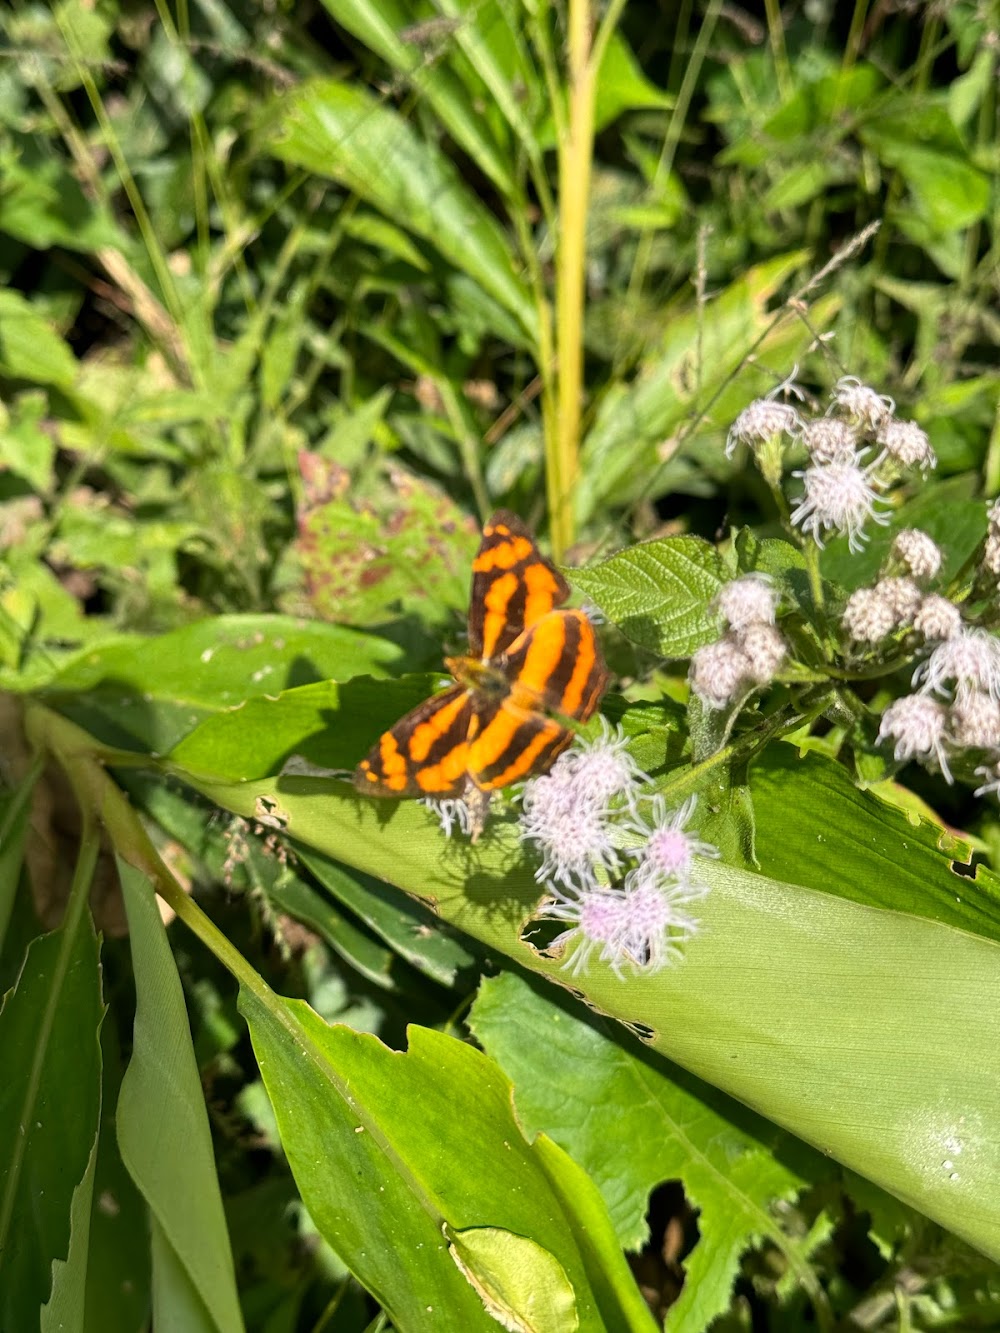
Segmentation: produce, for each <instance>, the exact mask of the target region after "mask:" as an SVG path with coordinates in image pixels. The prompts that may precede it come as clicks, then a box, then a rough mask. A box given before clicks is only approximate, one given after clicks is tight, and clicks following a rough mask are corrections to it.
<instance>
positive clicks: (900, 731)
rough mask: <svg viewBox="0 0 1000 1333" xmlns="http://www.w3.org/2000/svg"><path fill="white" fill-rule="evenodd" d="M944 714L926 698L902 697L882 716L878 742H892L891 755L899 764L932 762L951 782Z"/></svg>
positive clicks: (933, 700) (935, 704) (916, 696)
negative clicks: (946, 750)
mask: <svg viewBox="0 0 1000 1333" xmlns="http://www.w3.org/2000/svg"><path fill="white" fill-rule="evenodd" d="M947 721H948V713H947V710H946V709H945V707H944V705H943V704H940V703H938V701H937V700H936V699H932V698H930V697H929V695H926V694H906V695H904V696H903V698H902V699H897V700H896V702H895V703H891V704H890V705H889V707H888V708H887V709H886V710H885V712H884V713H883V714H882V722H881V725H880V726H879V729H878V742H879V744H881V743H882V742H883V741H895V743H896V744H895V748H894V750H893V754H894V756H895V758H896V759H897V760H898V761H899V762H900V763H905V762H907V761H908V760H910V759H917V760H920V761H921V762H922V763H926V762H927V761H928V760H932V761H934V762H935V763H936V764H937V766H938V768H940V770H941V772H942V773H943V774H944V777H945V780H946V781H947V782H951V772H950V770H949V768H948V757H947V755H946V753H945V748H944V747H945V738H946V731H947Z"/></svg>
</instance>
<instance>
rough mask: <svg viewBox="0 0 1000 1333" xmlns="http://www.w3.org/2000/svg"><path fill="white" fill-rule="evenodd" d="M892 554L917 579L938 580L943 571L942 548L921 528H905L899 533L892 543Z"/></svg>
mask: <svg viewBox="0 0 1000 1333" xmlns="http://www.w3.org/2000/svg"><path fill="white" fill-rule="evenodd" d="M892 554H893V555H894V556H896V558H897V559H898V560H899V561H900V563H901V564H903V565H905V566H906V568H907V569H908V570H909V571H910V573H911V574H912V575H913V577H914V578H915V579H921V580H923V581H926V580H928V579H934V578H937V576H938V573H939V571H940V569H941V548H940V547H939V546H938V544H937V542H935V541H934V540H933V538H931V537H928V535H927V533H926V532H921V531H920V529H919V528H903V529H902V531H901V532H897V533H896V536H895V537H894V538H893V542H892Z"/></svg>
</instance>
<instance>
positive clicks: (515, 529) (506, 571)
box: [469, 509, 569, 661]
mask: <svg viewBox="0 0 1000 1333" xmlns="http://www.w3.org/2000/svg"><path fill="white" fill-rule="evenodd" d="M568 596H569V585H568V584H567V583H566V580H565V579H564V578H563V576H562V575H561V574H560V573H559V571H558V570H557V569H556V568H555V567H554V566H553V565H552V564H551V563H550V562H549V561H548V560H546V559H545V557H544V556H543V555H542V553H541V551H539V549H538V547H537V545H536V544H535V539H534V537H532V535H531V533H530V532H529V531H528V529H527V527H526V526H525V525H524V523H522V522H521V520H520V519H519V518H518V517H517V515H516V514H512V513H510V512H509V511H508V510H506V509H499V510H497V512H496V513H495V514H494V515H493V517H492V518H491V519H490V521H489V522H488V523H487V524H486V526H485V528H484V529H483V540H482V543H481V545H480V547H479V552H478V554H477V556H476V558H475V560H473V562H472V597H471V600H470V603H469V654H470V656H472V657H478V658H480V659H482V660H484V661H489V660H490V659H492V658H496V657H499V656H500V655H501V654H502V653H503V652H504V651H505V650H506V649H507V648H508V647H510V645H511V644H512V643H513V642H514V640H515V639H516V638H517V637H518V636H519V635H520V634H521V633H522V632H523V631H524V630H525V629H528V628H529V627H530V626H532V625H534V624H536V623H537V622H538V621H539V620H541V619H542V618H543V616H546V615H548V613H549V612H550V611H551V610H552V609H553V607H556V606H561V605H562V603H563V602H565V600H566V598H567V597H568Z"/></svg>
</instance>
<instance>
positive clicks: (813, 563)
mask: <svg viewBox="0 0 1000 1333" xmlns="http://www.w3.org/2000/svg"><path fill="white" fill-rule="evenodd" d="M805 558H806V572H807V574H808V575H809V591H810V592H811V593H812V599H813V604H814V605H815V607H816V610H817V611H818V612H819V613H820V615H822V614H823V611H824V609H825V603H824V597H823V575H822V574H821V573H820V568H819V547H818V546H817V545H816V543H815V542H806V545H805Z"/></svg>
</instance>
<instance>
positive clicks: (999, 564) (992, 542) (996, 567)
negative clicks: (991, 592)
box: [983, 530, 1000, 578]
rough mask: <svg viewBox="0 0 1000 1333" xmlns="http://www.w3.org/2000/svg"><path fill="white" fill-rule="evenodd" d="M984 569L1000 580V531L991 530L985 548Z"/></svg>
mask: <svg viewBox="0 0 1000 1333" xmlns="http://www.w3.org/2000/svg"><path fill="white" fill-rule="evenodd" d="M983 568H984V569H985V570H986V571H987V572H988V573H990V574H992V575H993V577H994V578H1000V531H996V530H991V531H990V533H989V534H988V536H987V538H986V542H985V544H984V546H983Z"/></svg>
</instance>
